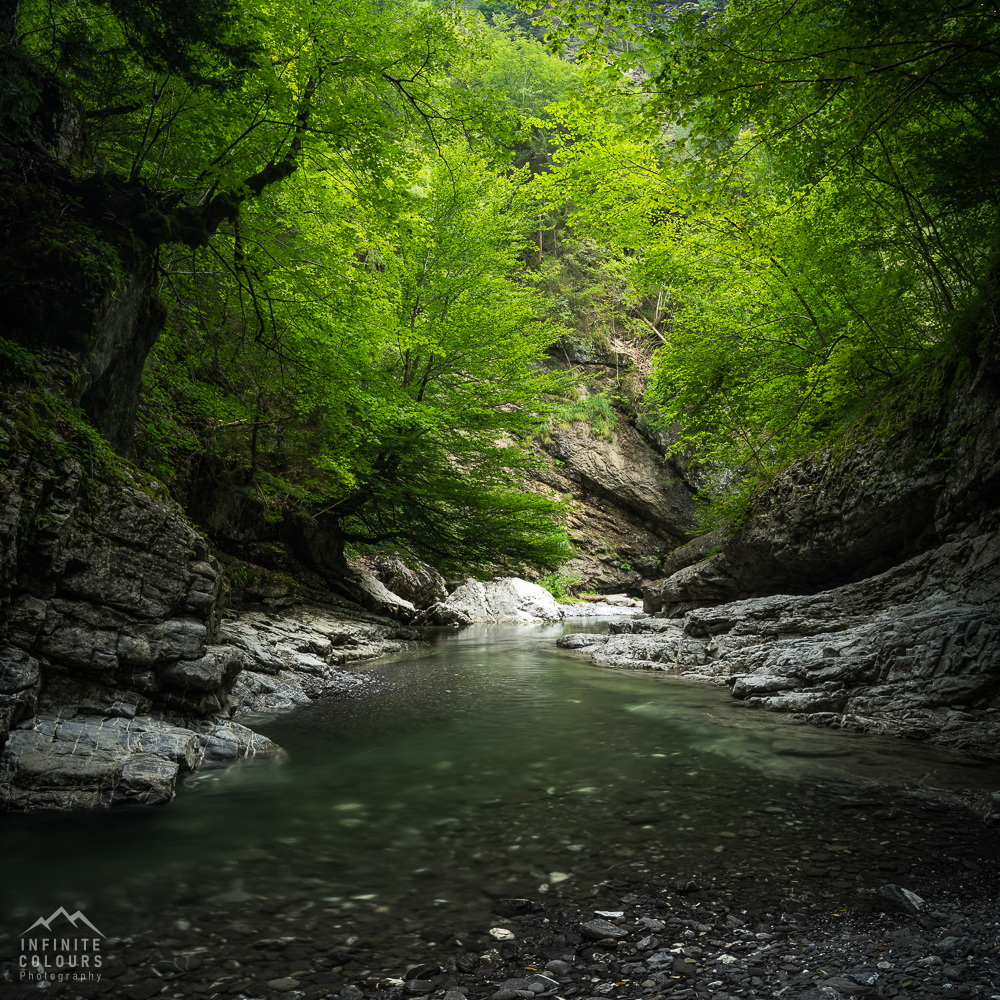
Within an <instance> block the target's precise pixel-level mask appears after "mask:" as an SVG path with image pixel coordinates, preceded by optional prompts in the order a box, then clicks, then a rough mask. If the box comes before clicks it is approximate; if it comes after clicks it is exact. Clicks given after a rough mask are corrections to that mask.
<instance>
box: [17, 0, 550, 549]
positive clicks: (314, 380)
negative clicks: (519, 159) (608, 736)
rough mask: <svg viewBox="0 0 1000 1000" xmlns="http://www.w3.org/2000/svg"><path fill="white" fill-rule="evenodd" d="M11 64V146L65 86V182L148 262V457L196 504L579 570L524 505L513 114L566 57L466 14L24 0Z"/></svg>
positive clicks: (137, 445) (521, 239)
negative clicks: (99, 189) (105, 212)
mask: <svg viewBox="0 0 1000 1000" xmlns="http://www.w3.org/2000/svg"><path fill="white" fill-rule="evenodd" d="M504 23H505V24H507V22H504ZM507 26H508V28H509V24H508V25H507ZM8 51H9V53H10V54H11V55H12V56H16V60H17V69H16V72H13V73H10V74H8V75H7V78H6V80H7V86H6V89H5V91H4V98H5V104H4V107H3V115H4V123H3V131H4V135H5V137H8V138H11V139H15V140H19V141H21V142H22V143H23V142H31V141H32V140H35V141H38V139H39V138H41V140H42V141H44V139H45V136H44V135H42V134H41V133H40V132H39V131H38V129H37V128H35V130H34V132H33V131H32V129H33V128H34V125H33V123H35V122H37V119H38V117H39V113H41V116H42V117H43V118H44V117H45V114H46V101H50V100H51V96H50V95H51V92H52V91H53V90H58V91H59V92H60V96H61V98H62V99H65V100H67V101H69V102H70V103H71V104H72V105H73V106H75V107H77V108H78V109H79V111H80V113H81V116H82V119H83V122H84V123H85V133H86V136H85V143H84V144H82V147H81V148H80V149H79V150H78V151H76V152H75V153H74V154H73V160H74V162H73V167H74V169H76V170H77V172H78V173H80V174H86V175H91V176H94V177H96V178H98V179H102V180H100V183H102V184H104V185H105V187H106V188H107V189H108V190H109V192H113V193H109V195H108V200H109V204H110V202H111V201H112V200H113V202H114V208H113V214H115V216H116V218H117V219H119V220H120V221H121V222H122V223H127V224H128V225H129V226H130V228H131V229H132V231H133V232H135V233H136V234H137V235H138V236H139V237H140V238H141V240H142V241H143V243H144V244H145V246H146V247H147V248H148V249H149V250H150V251H152V253H153V255H154V265H153V271H154V274H153V281H154V282H155V286H156V288H155V291H156V295H157V296H158V298H159V300H160V302H161V303H162V304H163V306H164V307H165V315H166V321H165V326H164V329H163V331H162V332H161V333H160V335H159V337H158V340H157V343H156V346H155V348H154V349H153V350H152V352H151V354H150V355H149V357H148V359H147V360H146V363H145V371H144V374H143V391H142V393H141V396H140V399H139V413H138V424H137V433H136V436H135V439H134V441H133V442H130V444H131V445H132V447H133V448H134V454H135V457H136V460H137V461H138V462H139V463H140V464H142V465H144V466H145V467H146V468H148V469H150V470H151V471H153V472H154V473H155V474H156V475H158V476H160V477H161V478H162V479H163V480H164V481H165V482H167V483H168V484H170V486H171V488H172V489H173V491H174V492H175V495H177V496H178V498H179V499H181V500H182V501H183V502H185V503H186V504H187V505H188V506H189V508H190V507H192V506H193V507H197V506H198V504H199V503H204V502H211V500H206V493H207V494H212V495H215V493H217V490H218V488H219V485H220V483H221V484H224V486H225V488H226V489H228V490H230V491H232V490H235V491H238V492H239V493H240V494H241V495H242V496H243V497H244V499H245V501H246V503H247V504H249V505H250V506H252V507H253V508H254V509H255V511H256V513H257V515H258V516H262V517H264V518H265V519H273V520H281V519H288V518H289V517H292V518H294V517H298V518H306V519H310V518H316V517H322V518H324V519H325V520H326V522H327V523H330V522H334V523H336V524H338V525H339V529H340V531H341V533H342V534H343V536H344V537H345V538H347V539H348V540H352V541H356V542H359V543H378V542H383V543H390V544H399V545H404V546H409V547H411V548H412V549H413V550H414V551H416V552H418V553H419V554H421V555H423V556H425V557H428V558H432V559H433V560H434V561H435V563H436V564H438V565H440V566H442V567H449V566H455V565H462V566H465V567H470V566H494V565H518V564H523V563H528V564H534V565H541V566H544V565H556V564H557V563H558V562H559V561H561V560H563V559H565V558H566V557H567V556H568V554H569V547H568V544H567V542H566V540H565V536H564V535H563V533H562V531H561V529H560V527H559V520H560V516H561V514H560V512H561V510H562V502H561V501H560V500H559V499H558V498H555V499H552V498H546V497H543V496H540V495H537V494H535V493H531V492H525V491H524V490H523V489H520V488H519V487H518V486H517V476H518V472H519V470H522V469H524V468H525V467H526V464H528V463H530V462H532V461H534V459H533V457H532V453H531V449H530V440H531V431H532V430H533V428H535V427H537V426H538V425H539V424H540V423H541V421H543V420H544V416H545V411H546V409H547V407H548V406H549V405H550V404H549V402H548V400H549V399H550V398H551V397H552V396H553V394H558V393H560V392H561V391H563V389H564V385H565V379H564V378H563V377H562V376H560V375H558V374H554V373H550V372H548V371H546V370H544V369H543V368H542V367H540V366H539V359H540V358H541V357H542V355H543V352H544V350H545V348H546V347H547V346H548V345H549V344H551V343H552V342H553V341H554V340H555V339H557V337H558V336H559V332H560V331H559V329H558V327H556V326H555V325H553V324H552V323H551V322H550V321H549V320H547V319H545V318H544V317H543V316H542V315H540V309H539V304H538V301H537V297H536V296H534V295H533V293H532V291H531V289H530V287H529V285H528V284H526V283H525V281H524V280H523V275H522V272H523V270H524V262H523V254H522V251H523V249H524V247H525V244H526V242H527V241H528V239H529V236H528V230H529V229H530V228H531V226H532V225H533V220H532V219H530V218H529V208H530V206H529V205H528V202H527V200H526V198H525V196H524V192H523V189H524V184H525V181H526V177H527V175H526V174H524V173H523V172H521V171H519V170H518V169H517V168H516V167H515V166H514V165H513V164H512V157H513V153H514V149H513V147H514V144H515V141H516V135H517V133H518V131H519V129H520V127H521V118H522V117H523V116H522V115H519V114H518V112H517V111H515V107H516V106H524V105H525V104H526V102H528V101H529V100H531V101H532V108H533V109H535V110H539V109H540V105H539V104H538V101H537V100H536V99H535V98H537V96H538V94H544V95H545V96H546V99H547V98H550V97H552V96H554V95H555V94H556V93H557V89H553V88H558V81H557V80H555V79H553V78H552V77H553V74H552V67H553V66H556V67H558V66H561V65H562V63H561V61H560V60H559V59H557V58H555V57H553V56H551V55H550V54H549V53H547V52H546V50H545V49H544V48H543V47H542V46H541V45H540V44H538V43H537V42H536V41H533V40H530V41H529V40H526V39H525V38H524V37H523V35H522V34H521V33H519V32H517V31H516V30H508V31H507V32H506V33H505V32H502V31H500V30H499V29H496V28H491V27H490V26H489V25H487V24H486V23H485V22H484V21H483V19H482V18H481V17H480V16H479V15H466V14H464V13H462V12H457V13H456V12H452V11H448V10H440V9H436V8H434V7H433V6H430V5H427V4H421V3H407V2H395V3H382V2H377V3H375V2H372V3H360V4H358V3H354V2H352V3H350V4H346V3H338V2H335V0H330V2H326V0H324V2H321V3H315V2H308V3H305V2H303V3H296V2H294V0H293V2H291V3H282V4H280V5H273V4H269V3H250V4H234V3H232V2H230V0H205V2H199V3H187V2H185V3H175V2H172V0H160V2H155V0H108V2H83V3H78V2H73V3H60V2H58V0H56V2H54V3H47V2H46V3H40V2H39V3H35V2H30V0H29V2H25V3H21V4H20V6H19V9H18V10H17V11H16V30H15V31H14V32H13V33H12V36H11V39H10V42H9V45H8ZM505 74H506V75H505ZM508 77H509V78H510V79H508ZM543 77H545V79H543ZM546 81H547V82H546ZM497 82H499V83H502V84H505V89H500V88H498V87H497V86H494V84H495V83H497ZM515 83H519V84H520V86H517V87H516V86H514V84H515ZM546 88H547V89H546ZM123 192H124V194H123Z"/></svg>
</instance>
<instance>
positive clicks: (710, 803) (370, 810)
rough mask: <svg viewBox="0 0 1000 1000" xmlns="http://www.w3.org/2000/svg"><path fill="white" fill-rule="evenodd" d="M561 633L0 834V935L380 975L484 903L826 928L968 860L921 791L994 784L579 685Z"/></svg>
mask: <svg viewBox="0 0 1000 1000" xmlns="http://www.w3.org/2000/svg"><path fill="white" fill-rule="evenodd" d="M584 627H591V628H594V629H597V628H599V627H601V623H594V624H593V625H590V626H584ZM580 630H581V626H580V624H579V623H576V624H573V625H565V626H562V625H557V626H538V627H513V626H493V627H479V628H470V629H466V630H464V631H462V632H459V633H457V634H456V633H453V632H447V631H442V633H441V634H439V635H438V636H437V637H436V640H435V644H434V646H433V647H432V649H430V650H429V651H427V652H426V653H422V654H419V655H416V656H415V655H413V654H407V655H406V656H401V657H398V658H396V659H394V660H383V661H378V662H375V663H373V664H371V665H370V666H369V667H368V668H367V669H368V670H370V671H372V672H375V673H376V674H378V675H379V676H380V677H381V678H383V679H384V680H385V681H386V682H387V683H386V684H385V685H384V688H383V690H382V691H381V693H378V694H376V695H375V696H373V697H368V698H363V699H356V700H342V701H325V702H319V703H316V704H314V705H312V706H309V707H306V708H302V709H297V710H295V711H291V712H287V713H284V714H281V715H278V716H274V717H271V718H269V719H256V720H250V724H251V725H253V726H254V728H256V729H258V730H259V731H261V732H264V733H265V734H266V735H268V736H270V737H271V738H273V739H274V740H275V741H276V742H278V743H279V744H280V745H281V746H282V747H284V748H285V751H286V752H285V754H284V755H283V757H282V758H281V759H279V760H276V761H271V762H259V761H258V762H248V763H245V764H243V765H240V766H237V767H233V768H230V769H228V770H226V771H214V772H211V771H209V772H203V773H201V774H198V775H195V776H193V777H192V778H190V779H189V780H188V782H187V783H186V785H185V787H184V789H183V791H182V792H181V794H179V795H178V796H177V798H176V799H175V801H174V802H173V803H171V804H170V805H168V806H161V807H154V808H148V809H147V808H127V809H119V810H111V811H108V812H100V813H93V814H74V815H51V816H46V815H35V816H27V817H6V818H5V819H3V820H2V823H0V857H3V859H4V878H3V880H2V893H3V900H2V904H3V905H2V911H0V912H2V913H3V918H4V927H3V930H5V931H7V932H9V933H10V934H11V935H16V934H18V933H20V931H22V930H23V929H24V928H23V926H21V925H24V926H27V924H26V923H25V921H26V920H27V922H28V923H30V922H31V921H33V920H34V919H35V918H36V917H37V916H39V915H45V916H47V915H48V914H49V913H51V912H52V911H53V910H55V909H56V908H57V907H58V906H65V907H66V908H67V909H68V910H70V911H71V912H72V910H74V909H76V908H80V909H82V910H84V911H85V912H86V914H87V916H88V917H89V918H90V919H91V920H92V921H93V922H94V923H95V924H97V925H98V926H99V927H100V928H101V929H102V930H103V932H104V933H105V934H107V935H109V936H120V937H127V936H129V935H130V934H132V933H135V932H137V931H138V930H139V929H140V928H141V929H143V930H149V931H151V932H152V931H154V930H155V929H156V928H160V930H161V932H162V934H167V932H168V931H170V929H171V928H172V929H173V931H172V932H171V933H181V932H191V933H193V931H191V929H192V928H194V930H195V931H199V933H200V928H201V927H202V926H207V925H209V924H212V925H213V926H216V927H220V926H221V927H229V928H230V930H229V933H230V935H232V934H240V933H247V934H250V933H256V934H258V935H260V934H271V933H274V934H275V935H277V934H278V933H282V934H294V933H303V932H310V931H313V932H315V931H316V929H317V928H324V929H326V928H332V929H337V930H344V929H345V928H346V929H347V930H350V929H351V928H354V927H357V928H362V929H363V927H364V925H366V923H367V924H369V925H372V926H375V925H378V926H381V927H382V928H385V927H387V926H389V925H390V924H391V925H392V926H393V927H395V928H396V931H397V933H393V934H391V935H389V936H388V937H386V938H385V939H384V941H383V943H382V944H378V940H379V939H373V943H372V945H371V948H370V949H369V951H368V952H366V953H365V954H363V955H362V956H361V957H359V958H358V959H357V960H356V963H355V968H356V967H357V965H359V964H360V965H365V964H368V965H370V966H371V968H372V969H374V970H377V969H382V970H389V969H393V968H397V967H402V966H403V965H405V963H406V961H407V959H408V958H411V957H420V955H422V954H423V953H424V952H422V951H421V947H420V946H419V942H421V941H422V942H433V941H435V940H441V941H443V940H445V939H446V938H448V937H449V936H450V935H452V933H455V934H456V935H458V934H460V933H461V931H458V930H456V928H460V927H468V928H472V927H479V928H480V930H481V929H482V927H488V926H489V923H488V921H489V911H490V901H491V899H492V898H495V897H497V896H520V895H528V896H531V897H533V898H535V899H544V898H546V897H551V896H553V895H557V894H558V895H562V896H567V897H571V898H584V897H596V896H598V895H600V894H601V893H602V892H608V891H610V889H609V886H610V888H614V889H617V890H618V891H619V892H621V891H627V888H626V887H627V886H628V885H629V884H630V883H631V881H632V880H636V881H638V880H641V881H644V882H651V883H653V884H656V885H665V886H666V885H670V886H672V885H673V884H674V881H675V880H676V879H678V878H683V879H688V878H690V879H696V880H698V882H699V883H700V884H701V885H702V888H703V889H704V890H705V892H706V893H708V894H709V895H712V896H716V897H718V898H720V899H726V900H729V901H733V900H736V901H737V902H743V903H747V902H757V903H759V905H761V906H764V905H767V906H772V907H782V908H794V907H797V908H800V909H807V908H810V907H813V908H815V907H833V908H836V907H839V906H852V905H857V904H858V903H863V902H864V901H865V900H866V899H867V898H868V897H869V894H870V891H871V889H872V888H874V887H875V886H877V885H881V884H883V883H885V882H887V881H898V880H900V879H901V877H902V876H900V875H898V874H893V873H898V872H905V873H908V875H909V874H910V873H916V874H917V875H919V874H920V873H921V872H923V873H924V874H927V873H932V874H936V875H939V874H940V873H941V871H942V870H945V869H947V870H951V868H953V870H954V871H955V872H956V875H955V879H956V880H957V881H956V884H957V883H958V881H961V873H962V872H963V871H964V872H966V873H968V872H969V871H972V870H975V869H976V867H977V866H978V865H980V864H990V863H992V862H991V859H992V852H993V850H994V848H993V840H992V838H990V837H987V835H986V834H985V833H984V832H983V831H982V830H981V828H979V827H977V826H976V824H974V823H970V822H969V820H968V817H967V816H965V815H964V814H962V813H960V812H956V811H955V810H950V809H949V808H948V807H947V806H945V805H940V804H939V803H938V802H936V801H935V800H934V798H933V796H931V795H928V793H927V791H926V790H927V789H928V788H941V789H952V790H957V789H968V788H977V787H991V788H1000V769H998V768H997V767H995V766H987V765H983V766H978V765H976V764H975V762H972V761H969V760H963V759H961V758H958V757H955V756H951V755H948V754H945V753H941V752H937V751H934V750H933V749H931V748H928V747H925V746H923V745H921V744H914V743H909V742H905V741H899V740H891V739H881V738H870V737H865V736H862V735H857V734H850V733H841V732H839V731H831V730H817V729H814V728H811V727H805V726H797V725H795V724H794V723H792V722H791V720H789V719H788V718H786V717H782V716H776V715H771V714H768V713H764V712H760V711H753V710H748V709H745V708H743V707H741V706H740V705H739V704H737V703H735V702H734V701H733V700H732V699H731V698H730V697H729V694H728V691H727V690H726V689H725V688H718V687H715V686H709V685H705V684H702V683H695V682H689V681H684V680H681V679H678V678H675V677H669V676H664V675H659V674H650V673H628V672H618V671H611V670H606V669H602V668H598V667H594V666H592V665H591V664H590V663H589V662H588V661H587V660H586V659H585V658H584V657H582V656H581V655H580V654H575V653H569V652H564V651H561V650H559V649H557V648H556V646H555V640H556V638H557V637H558V636H559V635H560V634H562V633H563V632H564V631H580ZM949 866H951V868H949ZM397 922H398V923H397ZM240 928H242V930H240ZM404 930H405V932H406V933H404ZM330 932H331V933H333V932H334V931H333V930H331V931H330ZM344 933H346V931H344ZM407 935H409V937H407Z"/></svg>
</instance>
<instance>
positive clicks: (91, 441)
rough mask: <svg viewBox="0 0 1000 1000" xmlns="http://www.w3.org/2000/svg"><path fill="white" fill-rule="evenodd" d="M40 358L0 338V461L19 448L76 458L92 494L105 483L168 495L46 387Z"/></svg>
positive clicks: (42, 459) (39, 455)
mask: <svg viewBox="0 0 1000 1000" xmlns="http://www.w3.org/2000/svg"><path fill="white" fill-rule="evenodd" d="M41 374H42V365H41V362H40V360H39V359H38V358H37V357H35V356H34V355H33V354H31V353H30V352H29V351H27V350H25V348H23V347H22V346H21V345H19V344H16V343H13V342H12V341H9V340H5V339H3V338H0V385H2V387H3V389H4V390H5V391H4V395H6V396H7V397H8V399H9V401H10V402H9V404H8V407H7V410H8V413H9V415H8V416H7V417H6V419H5V420H3V422H2V424H0V465H4V466H6V465H8V464H9V461H10V458H11V456H12V455H14V454H16V453H19V452H20V453H24V454H26V455H27V456H28V458H29V461H30V462H31V463H33V464H34V463H40V464H45V465H57V464H60V463H64V462H67V461H74V462H77V463H79V465H80V467H81V469H82V470H83V487H84V489H85V491H86V492H87V493H88V494H89V495H91V496H93V495H95V494H96V489H97V488H98V487H99V486H100V485H102V484H105V483H116V484H119V485H121V486H127V487H132V488H134V489H138V490H139V491H141V492H143V493H145V494H146V495H147V496H149V497H150V498H152V499H154V500H160V501H162V500H168V499H169V493H168V492H167V489H166V487H165V486H164V485H163V483H161V482H160V481H159V480H157V479H156V478H155V477H153V476H151V475H149V474H148V473H146V472H143V471H142V470H141V469H138V468H137V467H136V466H134V465H132V463H131V462H128V461H126V460H125V459H123V458H122V457H121V456H119V455H117V454H115V452H114V451H113V450H112V449H111V446H110V445H109V444H108V442H107V441H105V439H104V438H103V437H101V435H100V434H99V433H98V432H97V431H96V430H95V429H94V428H93V427H92V426H91V424H90V422H89V421H88V420H87V417H86V415H85V414H84V413H83V412H82V411H81V410H78V409H76V408H74V407H73V406H71V405H70V404H69V403H68V402H67V401H66V400H65V399H63V398H62V397H60V396H56V395H54V394H52V393H50V392H48V391H47V390H46V389H45V387H44V385H43V384H42V380H41Z"/></svg>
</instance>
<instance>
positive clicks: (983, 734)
mask: <svg viewBox="0 0 1000 1000" xmlns="http://www.w3.org/2000/svg"><path fill="white" fill-rule="evenodd" d="M998 376H1000V352H998V338H994V340H993V342H992V344H991V345H990V346H989V348H988V349H987V351H986V352H985V355H984V356H983V357H982V358H981V359H980V361H979V364H978V365H977V367H976V369H975V371H973V372H972V373H971V374H970V375H969V376H968V377H967V378H966V379H965V380H964V382H962V384H961V385H959V386H958V387H957V389H956V391H955V393H954V395H953V397H952V398H951V399H950V400H949V401H948V402H947V403H945V404H943V405H941V407H940V408H939V409H938V410H937V412H935V413H934V414H932V415H931V416H929V417H926V418H924V419H919V420H914V421H912V422H911V423H909V424H908V425H907V426H905V427H902V428H900V429H898V430H896V431H895V432H894V433H892V434H881V435H878V434H877V435H872V436H871V437H869V438H868V439H867V440H863V441H860V442H859V443H855V444H854V445H852V446H850V447H847V446H841V447H840V448H839V449H838V450H832V449H831V450H829V451H827V452H825V453H823V454H820V455H816V456H813V457H811V458H809V459H806V460H803V461H801V462H797V463H795V464H793V465H792V466H790V467H789V468H787V469H785V470H784V471H783V472H782V473H781V474H780V475H778V476H777V477H776V478H775V479H774V481H773V482H771V483H770V484H768V485H767V486H765V487H764V488H762V489H760V490H759V491H758V493H757V494H756V496H755V497H754V501H753V504H752V507H751V509H750V511H749V514H748V516H747V518H746V519H745V521H744V522H743V523H742V524H741V525H740V526H739V527H738V528H737V529H735V530H733V531H730V532H729V533H725V532H718V533H715V534H714V535H713V536H712V537H710V538H708V537H707V538H705V539H701V540H696V541H695V542H692V543H689V544H687V545H686V546H683V547H682V548H679V549H678V550H676V551H675V552H674V553H672V554H671V556H670V557H668V565H669V568H670V569H671V570H673V572H672V573H671V574H670V575H669V576H667V577H666V578H665V579H663V580H660V581H658V582H656V583H654V584H652V585H650V586H649V587H647V589H646V591H645V595H644V605H645V610H646V611H647V612H650V613H655V614H656V615H657V616H658V617H657V618H653V619H647V620H645V621H638V622H629V623H623V624H622V625H621V626H619V627H617V628H615V629H613V630H612V631H613V632H614V633H616V634H612V635H604V636H596V637H595V636H585V635H581V636H569V637H567V638H565V639H564V640H562V642H563V644H564V645H566V646H568V647H569V648H576V649H586V650H588V651H589V652H590V654H591V658H592V659H593V660H594V662H596V663H600V664H603V665H605V666H610V667H618V668H628V669H652V670H666V671H671V672H676V673H681V674H684V675H687V676H691V677H706V678H712V679H714V680H716V681H717V682H718V683H725V684H728V685H729V686H730V688H731V690H732V693H733V695H734V697H737V698H740V699H743V700H745V701H746V702H747V703H748V704H750V705H752V706H755V707H761V708H765V709H769V710H772V711H782V712H792V713H796V714H797V715H798V716H799V717H800V718H801V719H802V720H803V721H810V722H815V723H819V724H824V725H836V726H841V727H845V728H852V729H860V730H866V731H870V732H885V733H894V734H898V735H906V736H909V737H914V738H929V739H932V740H934V741H935V742H938V743H941V744H943V745H947V746H952V747H956V748H958V749H963V750H966V751H968V752H971V753H974V754H976V755H977V756H980V757H986V758H990V759H997V757H998V751H997V737H998V736H1000V377H998Z"/></svg>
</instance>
